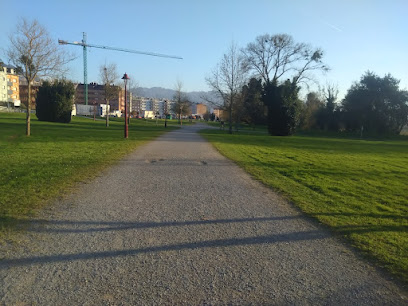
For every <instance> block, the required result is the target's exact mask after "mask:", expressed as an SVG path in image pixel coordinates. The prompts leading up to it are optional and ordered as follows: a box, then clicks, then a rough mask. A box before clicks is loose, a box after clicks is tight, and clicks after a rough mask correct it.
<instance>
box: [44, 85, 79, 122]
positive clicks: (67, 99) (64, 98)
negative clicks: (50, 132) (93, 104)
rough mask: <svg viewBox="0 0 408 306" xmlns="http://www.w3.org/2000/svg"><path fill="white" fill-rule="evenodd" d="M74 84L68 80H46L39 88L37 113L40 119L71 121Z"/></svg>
mask: <svg viewBox="0 0 408 306" xmlns="http://www.w3.org/2000/svg"><path fill="white" fill-rule="evenodd" d="M74 94H75V88H74V84H73V83H72V82H70V81H66V80H55V81H53V82H48V81H45V82H44V83H43V84H42V85H41V86H40V87H39V89H38V93H37V101H36V103H37V107H36V114H37V117H38V120H40V121H50V122H62V123H69V122H71V113H72V105H73V100H74Z"/></svg>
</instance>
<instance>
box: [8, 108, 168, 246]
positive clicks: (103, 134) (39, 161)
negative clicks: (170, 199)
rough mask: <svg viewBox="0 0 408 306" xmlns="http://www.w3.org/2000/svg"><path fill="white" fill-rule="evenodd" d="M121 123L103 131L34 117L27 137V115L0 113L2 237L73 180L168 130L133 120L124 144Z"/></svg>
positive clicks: (94, 124) (99, 124) (89, 123)
mask: <svg viewBox="0 0 408 306" xmlns="http://www.w3.org/2000/svg"><path fill="white" fill-rule="evenodd" d="M123 125H124V122H123V119H117V120H112V121H111V122H110V127H109V128H106V127H105V122H104V121H102V120H97V121H93V120H92V119H89V118H78V117H74V118H73V120H72V122H71V123H70V124H60V123H50V122H41V121H38V120H37V119H36V118H35V116H34V118H33V119H32V125H31V133H32V136H30V137H26V136H25V114H7V113H0V131H1V132H0V238H1V237H2V236H3V237H4V236H5V234H6V233H9V232H10V231H11V232H13V229H15V228H16V225H18V224H21V223H22V222H23V221H24V220H25V219H27V218H28V217H29V216H30V215H33V214H35V211H36V209H38V208H40V207H42V206H44V205H46V204H47V203H49V201H50V200H52V199H55V198H56V197H58V196H61V195H64V194H66V193H67V192H68V191H70V189H71V188H72V187H73V186H75V183H76V182H80V181H87V180H89V179H90V178H92V177H94V176H95V175H96V174H97V173H98V172H99V171H100V170H101V169H103V168H104V167H106V166H108V165H110V164H112V163H114V162H115V161H117V160H118V159H119V158H121V157H123V156H124V155H125V154H127V153H129V152H131V151H132V150H134V149H135V148H136V147H137V146H139V145H141V144H143V143H145V142H146V141H149V140H151V139H153V138H154V137H156V136H158V135H160V134H162V133H163V132H165V131H166V130H165V129H164V127H163V125H160V126H156V125H155V124H151V123H146V122H144V121H137V120H132V121H131V124H130V126H129V139H127V140H125V139H124V137H123V136H124V132H123V130H124V129H123ZM169 129H171V127H169V128H168V129H167V130H169Z"/></svg>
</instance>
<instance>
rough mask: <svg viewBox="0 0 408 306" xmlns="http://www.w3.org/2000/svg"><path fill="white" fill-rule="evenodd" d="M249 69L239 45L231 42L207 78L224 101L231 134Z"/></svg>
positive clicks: (208, 82) (223, 104)
mask: <svg viewBox="0 0 408 306" xmlns="http://www.w3.org/2000/svg"><path fill="white" fill-rule="evenodd" d="M247 71H248V70H247V67H246V66H245V65H244V57H243V56H242V54H241V53H240V52H239V50H238V47H237V45H236V44H235V43H231V45H230V47H229V49H228V51H227V53H225V54H224V55H223V57H222V59H221V61H220V62H219V63H218V65H217V66H216V68H215V69H214V70H213V71H212V74H211V76H209V77H207V78H206V82H207V84H208V85H209V86H210V87H211V89H212V90H213V91H214V92H215V93H216V95H217V96H218V98H219V99H220V100H221V101H222V107H223V108H224V109H225V110H226V111H227V112H228V117H229V118H228V120H229V133H230V134H232V118H233V111H234V110H235V109H236V108H237V106H238V105H239V103H240V92H241V89H242V87H243V86H244V85H245V83H246V81H247ZM219 106H220V105H219Z"/></svg>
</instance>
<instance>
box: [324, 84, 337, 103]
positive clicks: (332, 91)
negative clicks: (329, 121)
mask: <svg viewBox="0 0 408 306" xmlns="http://www.w3.org/2000/svg"><path fill="white" fill-rule="evenodd" d="M338 94H339V87H338V85H336V84H333V83H329V82H327V83H326V86H324V87H323V89H322V95H323V96H324V98H325V100H326V101H325V102H326V104H327V106H328V107H333V108H334V103H335V102H336V100H337V96H338Z"/></svg>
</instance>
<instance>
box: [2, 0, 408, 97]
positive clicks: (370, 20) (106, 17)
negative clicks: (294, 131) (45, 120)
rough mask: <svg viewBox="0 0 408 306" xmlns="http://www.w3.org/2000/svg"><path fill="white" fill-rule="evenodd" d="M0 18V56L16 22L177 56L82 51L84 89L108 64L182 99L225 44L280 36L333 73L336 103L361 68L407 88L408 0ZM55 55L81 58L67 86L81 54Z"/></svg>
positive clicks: (290, 1) (49, 8) (20, 6)
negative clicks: (180, 90)
mask: <svg viewBox="0 0 408 306" xmlns="http://www.w3.org/2000/svg"><path fill="white" fill-rule="evenodd" d="M9 4H10V5H9ZM0 11H1V12H7V13H3V14H2V18H0V29H1V35H0V47H2V48H7V46H8V44H9V43H8V34H10V33H11V32H12V31H13V27H14V26H15V24H16V22H17V20H18V18H19V17H26V18H36V19H37V20H38V21H39V22H40V23H41V24H42V25H44V26H45V27H46V28H47V29H48V30H49V32H50V34H51V36H52V37H53V38H55V40H56V41H57V39H58V38H60V39H64V40H68V41H80V40H81V39H82V32H86V33H87V35H88V42H89V43H93V44H98V45H107V46H113V47H122V48H127V49H134V50H139V51H148V52H156V53H164V54H170V55H178V56H181V57H183V58H184V59H183V60H174V59H167V58H157V57H150V56H144V55H136V54H128V53H120V52H114V51H105V50H101V49H89V50H90V51H89V53H88V81H89V82H92V81H94V82H98V81H99V75H98V67H99V66H100V65H102V64H104V63H105V62H108V63H109V62H114V63H116V64H117V66H118V70H119V73H120V74H123V73H124V72H127V73H128V74H129V76H130V77H131V78H132V79H134V80H136V81H137V82H138V83H139V85H140V86H143V87H153V86H161V87H166V88H174V85H175V83H176V81H177V79H179V80H181V81H182V82H183V83H184V89H185V90H186V91H196V90H208V89H209V88H208V87H207V85H206V83H205V77H206V76H208V75H209V73H210V72H211V70H212V69H213V67H214V66H215V65H216V64H217V63H218V62H219V60H220V58H221V57H222V55H223V53H224V52H226V50H227V48H228V46H229V45H230V44H231V42H232V41H234V42H236V43H237V44H238V45H239V46H241V47H245V46H246V45H247V44H248V43H249V42H251V41H254V40H255V38H256V36H258V35H261V34H265V33H269V34H278V33H287V34H290V35H292V36H293V38H294V39H295V41H296V42H305V43H309V44H311V45H312V46H315V47H320V48H322V49H323V50H324V52H325V56H324V60H325V63H327V64H328V65H329V67H330V68H331V71H330V72H328V73H327V74H325V75H322V74H318V75H317V77H318V80H319V81H320V82H321V84H325V83H326V81H329V82H332V83H335V84H338V86H339V89H340V94H341V96H343V95H344V93H345V92H346V90H347V89H348V88H349V87H350V86H351V85H352V83H353V82H354V81H358V80H359V79H360V77H361V75H362V74H363V73H364V72H365V71H367V70H371V71H373V72H375V73H377V74H379V75H380V76H383V75H384V74H386V73H391V74H392V75H393V76H394V77H396V78H397V79H400V80H401V83H400V86H401V87H402V88H406V89H408V35H407V34H408V18H407V16H408V1H407V0H387V1H386V0H382V1H379V0H341V1H340V0H336V1H334V0H333V1H330V0H326V1H317V0H308V1H305V0H303V1H302V0H286V1H280V0H269V1H262V0H251V1H249V0H247V1H241V0H235V1H234V0H224V1H223V0H218V1H217V0H206V1H200V0H196V1H191V0H168V1H164V0H160V1H159V0H152V1H136V0H133V1H130V0H126V1H125V0H116V1H105V0H99V1H87V0H82V1H78V0H70V1H45V0H38V1H32V0H30V1H28V0H19V1H14V2H13V3H12V5H11V3H10V2H8V1H5V0H1V1H0ZM61 48H67V49H69V50H70V51H72V52H74V53H75V54H76V55H77V56H78V58H77V59H76V60H75V61H73V62H72V63H71V64H70V65H69V66H70V73H69V75H68V78H70V79H72V80H74V81H79V82H82V81H83V64H82V49H81V48H80V47H75V46H61ZM0 57H1V58H3V59H6V58H5V56H4V54H1V55H0ZM340 98H341V97H340Z"/></svg>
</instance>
